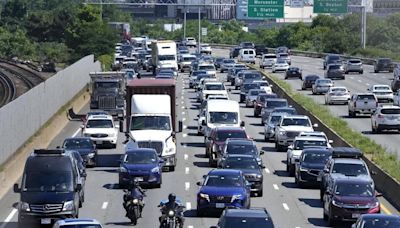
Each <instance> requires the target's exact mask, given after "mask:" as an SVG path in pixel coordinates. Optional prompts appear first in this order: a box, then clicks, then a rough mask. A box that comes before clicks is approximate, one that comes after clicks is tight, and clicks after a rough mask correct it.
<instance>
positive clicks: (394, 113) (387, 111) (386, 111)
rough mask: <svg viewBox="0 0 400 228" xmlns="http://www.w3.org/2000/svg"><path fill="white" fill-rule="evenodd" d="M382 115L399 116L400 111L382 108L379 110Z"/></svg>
mask: <svg viewBox="0 0 400 228" xmlns="http://www.w3.org/2000/svg"><path fill="white" fill-rule="evenodd" d="M381 113H382V114H389V115H398V114H400V109H398V108H384V109H382V110H381Z"/></svg>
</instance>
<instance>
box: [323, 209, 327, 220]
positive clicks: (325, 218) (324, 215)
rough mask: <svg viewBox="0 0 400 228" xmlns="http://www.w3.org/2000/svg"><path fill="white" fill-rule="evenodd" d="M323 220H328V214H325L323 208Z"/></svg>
mask: <svg viewBox="0 0 400 228" xmlns="http://www.w3.org/2000/svg"><path fill="white" fill-rule="evenodd" d="M322 213H323V218H324V221H328V215H326V213H325V210H322Z"/></svg>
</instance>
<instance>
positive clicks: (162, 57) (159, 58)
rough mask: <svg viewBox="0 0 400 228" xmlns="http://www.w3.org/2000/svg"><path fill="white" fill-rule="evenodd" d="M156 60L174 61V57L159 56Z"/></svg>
mask: <svg viewBox="0 0 400 228" xmlns="http://www.w3.org/2000/svg"><path fill="white" fill-rule="evenodd" d="M158 60H159V61H167V60H175V56H174V55H159V56H158Z"/></svg>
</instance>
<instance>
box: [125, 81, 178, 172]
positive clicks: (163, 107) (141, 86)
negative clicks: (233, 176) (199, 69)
mask: <svg viewBox="0 0 400 228" xmlns="http://www.w3.org/2000/svg"><path fill="white" fill-rule="evenodd" d="M175 100H176V97H175V80H174V79H152V78H147V79H144V78H142V79H133V80H129V81H128V83H127V85H126V101H127V112H126V117H127V118H126V131H125V135H126V136H127V139H128V140H127V142H129V141H134V142H136V143H137V145H138V147H140V148H153V149H155V150H156V151H157V153H158V155H159V156H161V157H162V158H163V160H164V167H165V168H167V169H168V170H169V171H174V170H175V166H176V162H177V158H176V137H175V136H176V135H175V134H176V132H177V126H176V125H177V119H176V110H175V109H176V102H175ZM120 126H122V123H121V125H120ZM120 129H121V130H123V129H122V128H120ZM180 131H182V122H179V129H178V132H180Z"/></svg>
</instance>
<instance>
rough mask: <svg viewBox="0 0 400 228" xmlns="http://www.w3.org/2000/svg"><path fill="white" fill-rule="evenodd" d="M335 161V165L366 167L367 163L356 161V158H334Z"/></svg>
mask: <svg viewBox="0 0 400 228" xmlns="http://www.w3.org/2000/svg"><path fill="white" fill-rule="evenodd" d="M333 159H334V160H335V164H337V163H339V164H360V165H364V164H365V162H364V161H363V160H361V159H355V158H333Z"/></svg>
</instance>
